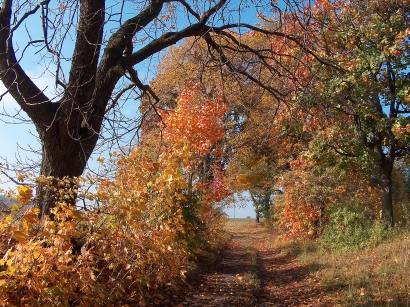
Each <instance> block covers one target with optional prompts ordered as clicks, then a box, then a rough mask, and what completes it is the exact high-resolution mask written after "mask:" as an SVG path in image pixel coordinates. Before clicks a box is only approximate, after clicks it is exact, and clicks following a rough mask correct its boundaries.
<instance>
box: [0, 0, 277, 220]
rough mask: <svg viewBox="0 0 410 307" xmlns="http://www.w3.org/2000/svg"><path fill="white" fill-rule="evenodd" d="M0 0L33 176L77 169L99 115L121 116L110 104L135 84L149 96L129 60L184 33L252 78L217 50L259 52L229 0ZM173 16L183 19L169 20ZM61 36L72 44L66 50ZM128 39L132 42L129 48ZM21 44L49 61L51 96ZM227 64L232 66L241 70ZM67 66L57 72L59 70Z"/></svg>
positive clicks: (90, 146)
mask: <svg viewBox="0 0 410 307" xmlns="http://www.w3.org/2000/svg"><path fill="white" fill-rule="evenodd" d="M1 5H2V7H1V11H0V80H1V81H2V82H3V84H4V85H5V87H6V88H7V91H8V92H9V93H10V94H11V95H12V96H13V98H14V99H15V100H16V102H17V103H18V105H19V106H20V108H21V109H22V110H23V111H24V112H25V113H26V114H27V115H28V117H29V118H30V120H31V121H32V122H33V124H34V125H35V127H36V130H37V132H38V135H39V138H40V141H41V144H42V160H41V167H40V174H41V175H43V176H52V177H55V178H63V177H65V176H68V177H76V176H80V175H81V174H82V172H83V171H84V168H85V166H86V163H87V161H88V159H89V157H90V155H91V153H92V152H93V150H94V148H95V146H96V144H97V141H98V140H99V138H100V137H101V134H102V130H103V128H104V123H105V122H106V120H107V118H109V117H110V116H111V119H113V118H117V117H121V116H119V115H118V114H117V113H116V112H117V111H120V110H119V109H120V107H121V104H120V100H121V99H122V97H123V95H124V94H126V93H132V92H133V91H137V94H138V95H137V98H138V97H139V96H140V95H142V94H146V95H147V97H149V98H148V99H151V100H152V101H153V102H152V103H153V104H154V103H155V102H154V101H155V100H158V97H157V95H156V94H155V93H154V92H153V91H152V89H151V88H150V87H149V86H146V85H144V84H143V83H142V81H141V79H140V78H139V76H138V73H137V72H136V71H135V70H134V65H137V64H139V63H141V62H143V61H144V60H146V59H149V58H150V57H152V56H153V55H155V54H157V53H158V52H160V51H161V50H164V49H166V48H168V47H170V46H172V45H174V44H176V43H178V42H179V41H181V40H182V39H184V38H187V37H198V38H203V39H204V40H205V42H206V43H207V45H208V46H209V48H210V49H211V50H213V52H214V55H215V56H217V57H218V58H220V59H221V63H223V65H227V66H228V67H229V68H230V69H231V70H232V71H239V72H240V74H241V75H242V76H245V77H250V79H251V80H252V81H254V82H258V80H257V78H255V76H252V75H251V74H250V73H248V72H247V71H246V69H244V66H243V64H242V63H240V62H239V61H238V58H237V57H236V58H234V59H230V58H228V57H227V56H226V53H224V50H227V51H228V52H229V53H235V52H236V51H240V50H243V51H245V52H247V53H255V54H261V52H262V51H261V50H259V49H252V48H249V47H248V46H246V45H243V44H242V43H241V40H240V35H234V32H233V30H236V31H237V33H242V32H244V31H247V30H249V29H252V30H253V31H259V30H260V31H262V32H266V31H265V30H263V29H258V28H257V27H254V26H251V25H249V24H245V23H241V20H233V21H232V22H230V21H229V20H230V18H229V16H230V15H231V14H232V12H233V11H234V9H232V7H233V5H234V4H233V3H230V1H228V0H212V1H207V2H204V3H202V2H201V1H196V0H193V1H190V2H187V1H183V0H179V1H177V0H175V1H167V0H151V1H122V2H120V3H118V4H109V3H106V1H104V0H84V1H81V2H79V1H66V2H59V3H53V2H52V1H50V0H44V1H41V2H39V3H36V4H32V2H29V1H24V2H20V1H13V0H4V1H2V2H1ZM241 5H243V4H242V2H240V3H238V6H237V11H238V12H239V11H240V9H241ZM256 7H259V8H262V9H265V10H267V11H268V10H272V8H273V6H272V4H271V3H270V1H267V2H266V3H262V1H261V2H260V3H259V6H256ZM181 12H182V13H183V14H182V13H181ZM181 15H184V16H185V17H186V18H185V19H184V21H183V22H180V21H178V22H177V17H178V18H179V17H180V16H181ZM38 17H40V18H38ZM35 18H38V19H35ZM36 20H38V21H39V24H38V26H36V25H35V21H36ZM193 20H194V21H193ZM27 25H29V26H27ZM182 25H184V26H182ZM24 31H26V33H25V34H24V36H25V37H26V38H27V39H26V41H24V42H16V41H17V35H18V34H21V33H24ZM40 31H41V34H40V33H38V32H40ZM277 34H278V35H279V34H280V33H279V32H277ZM38 36H40V38H39V39H35V38H37V37H38ZM21 37H23V36H21ZM70 39H74V41H75V44H74V47H73V48H70V47H71V45H70V44H69V40H70ZM134 43H135V44H134ZM133 45H135V46H134V47H138V48H136V49H135V50H132V49H133V48H132V47H133ZM20 46H22V47H20ZM27 50H30V51H32V53H38V54H39V59H40V60H39V62H42V63H44V64H45V67H49V66H52V67H54V68H55V72H54V73H53V75H54V77H55V86H56V96H55V97H47V96H46V94H45V92H44V91H43V89H41V88H39V87H37V86H36V85H35V83H34V82H33V80H31V79H30V77H29V76H28V74H27V69H26V68H25V67H24V65H23V60H24V59H26V56H27V53H28V52H27ZM235 50H236V51H235ZM235 61H236V62H235ZM236 64H238V65H239V64H241V65H239V66H241V67H240V68H241V69H239V68H238V67H237V66H235V65H236ZM68 65H69V67H70V68H69V73H68V74H66V71H65V70H64V68H66V67H67V66H68ZM125 76H127V78H124V77H125ZM266 88H267V89H268V90H269V89H270V90H272V89H271V88H269V87H266ZM128 98H130V96H128ZM113 114H114V115H113ZM115 114H117V115H115ZM121 124H124V121H123V122H121ZM124 129H125V130H132V129H131V128H124ZM134 129H135V127H134ZM46 194H50V191H48V192H47V191H44V190H43V189H41V188H40V189H38V191H37V196H38V199H39V200H41V199H43V200H44V199H48V200H47V201H39V203H38V204H37V206H39V207H40V209H41V215H42V216H43V215H44V214H48V213H49V212H50V207H52V206H53V202H52V199H53V197H52V195H46ZM44 196H47V197H46V198H44Z"/></svg>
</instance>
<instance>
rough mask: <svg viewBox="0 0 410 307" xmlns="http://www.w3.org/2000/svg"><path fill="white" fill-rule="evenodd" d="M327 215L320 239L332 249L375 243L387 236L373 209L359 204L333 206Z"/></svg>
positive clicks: (359, 246)
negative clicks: (327, 221) (326, 223)
mask: <svg viewBox="0 0 410 307" xmlns="http://www.w3.org/2000/svg"><path fill="white" fill-rule="evenodd" d="M329 217H330V221H329V224H328V225H327V226H326V227H325V229H324V232H323V236H322V237H321V240H322V242H323V243H324V244H325V246H326V247H328V248H330V249H331V250H333V251H346V250H352V249H360V248H365V247H368V246H370V245H377V244H379V243H380V242H382V241H383V240H384V239H385V238H386V236H387V231H386V230H385V229H384V227H383V225H382V223H381V222H380V221H379V220H378V219H377V217H376V216H375V214H374V211H373V210H370V209H369V208H367V207H362V206H361V205H360V204H357V205H350V204H343V205H340V206H334V207H333V208H332V209H331V210H330V212H329Z"/></svg>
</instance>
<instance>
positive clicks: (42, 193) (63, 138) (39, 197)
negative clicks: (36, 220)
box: [35, 102, 98, 218]
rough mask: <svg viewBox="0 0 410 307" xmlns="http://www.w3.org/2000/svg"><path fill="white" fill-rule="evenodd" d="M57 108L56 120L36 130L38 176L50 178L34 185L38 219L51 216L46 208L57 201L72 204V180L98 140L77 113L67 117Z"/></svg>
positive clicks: (83, 166) (73, 183)
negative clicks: (39, 152) (39, 150)
mask: <svg viewBox="0 0 410 307" xmlns="http://www.w3.org/2000/svg"><path fill="white" fill-rule="evenodd" d="M66 104H67V105H68V104H69V103H68V102H66ZM61 109H62V111H61V112H60V118H61V119H60V120H56V121H54V122H53V123H52V125H51V126H50V127H49V128H48V129H47V130H44V129H43V130H40V129H38V131H39V135H40V138H41V143H42V161H41V169H40V175H41V176H44V177H52V179H51V181H48V182H47V183H45V184H39V186H38V187H37V191H36V201H35V206H36V207H37V208H39V209H40V217H41V218H44V216H46V215H49V216H50V217H51V218H53V215H52V214H51V212H50V209H52V208H53V207H54V206H55V205H56V202H58V201H65V202H69V203H71V204H72V205H75V200H76V196H77V195H76V193H75V191H76V188H77V187H76V185H75V182H74V181H73V180H72V179H73V178H74V177H79V176H81V175H82V173H83V171H84V169H85V167H86V164H87V161H88V159H89V158H90V156H91V153H92V152H93V149H94V147H95V145H96V142H97V140H98V134H96V133H95V132H94V131H93V129H88V128H84V127H82V126H81V119H82V116H81V114H79V113H77V112H72V114H71V116H70V120H67V117H66V116H63V115H64V114H63V109H64V108H61ZM63 178H66V180H65V183H64V186H61V182H60V185H59V179H63ZM70 189H71V194H70V197H69V198H67V197H64V196H65V195H62V192H63V191H69V190H70Z"/></svg>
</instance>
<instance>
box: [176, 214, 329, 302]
mask: <svg viewBox="0 0 410 307" xmlns="http://www.w3.org/2000/svg"><path fill="white" fill-rule="evenodd" d="M227 228H228V229H227V230H228V231H229V232H230V233H231V234H232V240H231V241H230V242H229V243H228V246H227V249H226V251H225V252H224V254H223V255H222V256H221V258H220V260H219V261H218V262H217V263H216V264H215V265H213V266H212V268H209V270H207V272H205V273H204V274H201V275H200V276H199V278H198V280H199V281H198V283H197V284H195V285H194V286H193V287H187V288H186V290H185V292H184V293H181V296H180V297H178V298H176V301H178V302H175V303H176V304H175V305H174V306H179V307H181V306H182V307H183V306H193V307H195V306H208V307H214V306H215V307H216V306H218V307H219V306H221V307H231V306H232V307H238V306H261V307H265V306H275V307H279V306H303V307H308V306H315V307H316V306H331V305H329V303H328V302H326V301H325V299H324V298H323V297H325V296H324V295H323V293H321V290H320V287H318V284H317V282H316V280H315V279H314V277H313V274H312V273H310V271H311V270H310V269H309V268H307V267H303V266H301V265H298V264H296V263H294V262H293V261H291V259H289V257H286V256H285V255H283V254H281V253H280V251H278V250H277V249H275V247H274V245H273V244H272V243H273V242H274V240H275V238H276V236H275V234H273V233H272V232H269V231H268V230H266V229H265V228H263V227H262V226H260V225H258V224H256V223H254V222H251V223H244V222H238V223H232V222H231V223H228V226H227Z"/></svg>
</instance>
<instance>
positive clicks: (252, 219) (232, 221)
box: [228, 218, 255, 223]
mask: <svg viewBox="0 0 410 307" xmlns="http://www.w3.org/2000/svg"><path fill="white" fill-rule="evenodd" d="M252 221H255V218H229V219H228V222H230V223H241V222H252Z"/></svg>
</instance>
